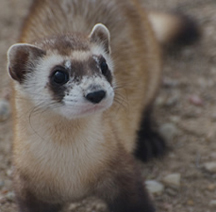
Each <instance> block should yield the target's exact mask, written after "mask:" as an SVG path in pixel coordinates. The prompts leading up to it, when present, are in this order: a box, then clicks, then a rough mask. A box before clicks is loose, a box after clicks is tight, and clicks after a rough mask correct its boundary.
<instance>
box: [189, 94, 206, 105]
mask: <svg viewBox="0 0 216 212" xmlns="http://www.w3.org/2000/svg"><path fill="white" fill-rule="evenodd" d="M188 100H189V102H190V103H191V104H193V105H195V106H203V104H204V102H203V100H202V99H201V98H200V97H199V96H197V95H191V96H189V97H188Z"/></svg>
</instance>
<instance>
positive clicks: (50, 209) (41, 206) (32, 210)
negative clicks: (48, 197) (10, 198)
mask: <svg viewBox="0 0 216 212" xmlns="http://www.w3.org/2000/svg"><path fill="white" fill-rule="evenodd" d="M17 203H18V208H19V211H20V212H60V211H61V209H62V205H60V204H50V203H46V202H43V201H41V200H38V199H36V198H35V197H34V196H32V195H28V196H26V197H25V198H19V197H17Z"/></svg>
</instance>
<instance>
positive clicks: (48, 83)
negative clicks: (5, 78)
mask: <svg viewBox="0 0 216 212" xmlns="http://www.w3.org/2000/svg"><path fill="white" fill-rule="evenodd" d="M8 59H9V65H8V70H9V74H10V76H11V77H12V78H13V79H14V80H15V81H17V85H16V88H17V90H19V91H20V92H22V93H23V94H24V95H25V96H26V98H29V99H31V100H32V102H33V104H34V106H36V107H39V108H41V109H42V110H47V109H51V110H53V112H55V113H58V114H60V115H62V116H64V117H67V118H69V119H73V118H81V117H84V116H88V115H91V114H93V113H96V112H101V111H104V110H105V109H107V108H109V107H110V106H111V105H112V103H113V98H114V88H113V85H114V79H113V65H112V61H111V58H110V47H109V31H108V30H107V29H106V28H105V27H104V26H103V25H101V24H98V25H96V26H95V27H94V28H93V30H92V32H91V34H90V35H89V37H88V39H83V38H78V37H73V36H63V37H57V38H51V39H47V40H43V41H42V42H38V43H35V45H29V44H15V45H14V46H12V47H11V48H10V49H9V51H8Z"/></svg>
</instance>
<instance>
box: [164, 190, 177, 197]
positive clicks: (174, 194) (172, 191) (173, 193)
mask: <svg viewBox="0 0 216 212" xmlns="http://www.w3.org/2000/svg"><path fill="white" fill-rule="evenodd" d="M166 193H167V194H169V195H170V196H172V197H174V196H176V194H177V193H176V191H175V190H174V189H171V188H168V189H166Z"/></svg>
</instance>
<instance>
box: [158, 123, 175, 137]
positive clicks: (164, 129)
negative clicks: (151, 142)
mask: <svg viewBox="0 0 216 212" xmlns="http://www.w3.org/2000/svg"><path fill="white" fill-rule="evenodd" d="M159 132H160V134H161V135H162V136H163V137H164V139H165V140H167V141H172V140H173V139H174V137H175V136H176V135H177V134H178V129H177V127H176V125H174V124H173V123H165V124H162V125H161V126H160V128H159Z"/></svg>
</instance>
